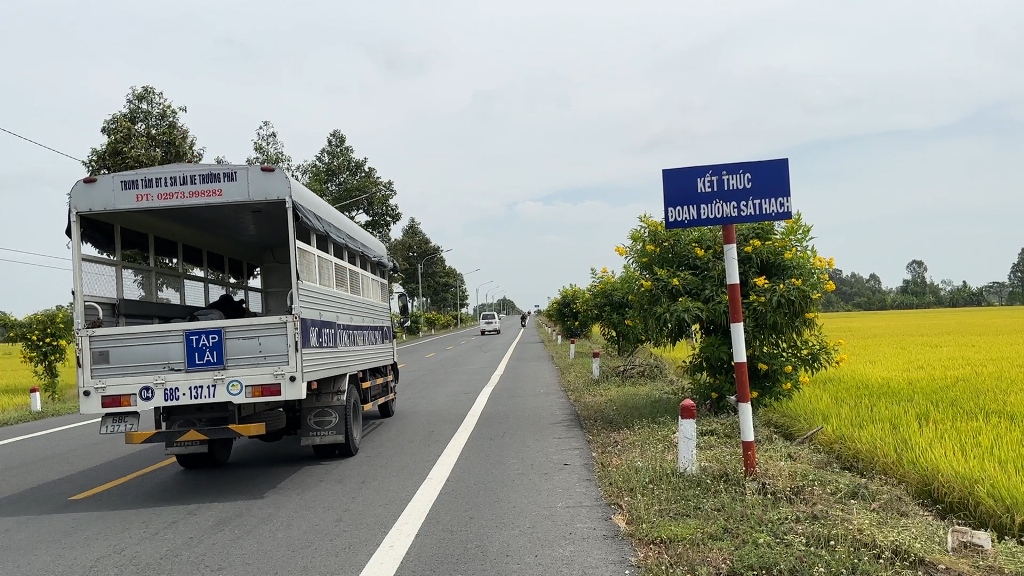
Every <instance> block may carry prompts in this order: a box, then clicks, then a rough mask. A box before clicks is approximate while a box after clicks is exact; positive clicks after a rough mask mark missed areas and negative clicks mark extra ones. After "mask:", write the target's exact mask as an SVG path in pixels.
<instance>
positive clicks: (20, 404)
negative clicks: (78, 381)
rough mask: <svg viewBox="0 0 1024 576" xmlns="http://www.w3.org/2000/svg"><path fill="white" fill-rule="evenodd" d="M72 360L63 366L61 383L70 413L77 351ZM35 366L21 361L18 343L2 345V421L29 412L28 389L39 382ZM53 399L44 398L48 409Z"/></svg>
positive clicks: (0, 418)
mask: <svg viewBox="0 0 1024 576" xmlns="http://www.w3.org/2000/svg"><path fill="white" fill-rule="evenodd" d="M68 356H69V361H68V363H67V364H65V365H64V366H62V367H61V371H60V376H61V378H60V385H61V392H62V394H63V399H64V402H62V403H61V404H62V405H63V406H62V408H63V411H64V412H67V411H68V410H67V408H66V406H67V403H68V402H69V401H72V400H74V399H75V398H76V397H77V396H76V394H75V364H74V358H75V355H74V351H73V350H72V351H71V352H70V353H69V355H68ZM36 384H37V383H36V380H35V378H34V377H33V376H32V369H31V368H30V367H29V366H28V365H27V364H24V363H23V362H22V361H21V349H20V347H18V346H17V345H10V344H0V423H4V422H8V421H18V420H21V419H22V418H19V416H21V415H22V413H24V414H28V408H29V405H28V391H29V388H31V387H32V386H34V385H36ZM50 404H51V403H50V401H49V400H47V399H46V398H45V397H44V398H43V407H44V409H47V408H50V407H51V406H50Z"/></svg>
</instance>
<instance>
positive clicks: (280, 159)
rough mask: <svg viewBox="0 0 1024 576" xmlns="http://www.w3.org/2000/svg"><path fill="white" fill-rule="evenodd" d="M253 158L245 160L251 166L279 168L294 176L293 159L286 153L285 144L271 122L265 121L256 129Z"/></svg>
mask: <svg viewBox="0 0 1024 576" xmlns="http://www.w3.org/2000/svg"><path fill="white" fill-rule="evenodd" d="M252 152H253V154H252V156H249V157H248V158H246V159H245V163H246V164H248V165H250V166H257V165H261V166H277V167H279V168H281V169H282V170H284V171H285V172H287V173H289V174H294V167H293V166H292V157H291V156H289V155H288V154H286V153H285V151H284V142H282V141H281V137H280V136H278V134H277V129H276V128H274V125H273V124H272V123H271V122H270V120H264V121H263V122H262V123H261V124H260V125H259V127H258V128H256V138H253V141H252Z"/></svg>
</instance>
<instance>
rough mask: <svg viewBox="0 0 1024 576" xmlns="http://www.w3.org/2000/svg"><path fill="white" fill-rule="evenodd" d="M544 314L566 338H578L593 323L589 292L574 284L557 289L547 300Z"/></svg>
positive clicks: (585, 332) (587, 331)
mask: <svg viewBox="0 0 1024 576" xmlns="http://www.w3.org/2000/svg"><path fill="white" fill-rule="evenodd" d="M544 315H545V316H547V317H548V318H550V319H551V321H552V322H554V323H555V324H556V325H558V329H559V330H560V331H561V333H562V335H563V336H565V337H566V338H580V337H582V336H584V335H586V334H587V333H589V332H590V328H591V327H592V326H593V325H594V316H593V311H592V310H591V307H590V294H589V293H588V292H587V291H586V290H585V289H583V288H581V287H579V286H577V285H575V284H570V285H569V286H566V287H564V288H561V289H559V290H558V296H556V297H555V298H552V299H551V301H550V302H548V307H547V308H545V309H544Z"/></svg>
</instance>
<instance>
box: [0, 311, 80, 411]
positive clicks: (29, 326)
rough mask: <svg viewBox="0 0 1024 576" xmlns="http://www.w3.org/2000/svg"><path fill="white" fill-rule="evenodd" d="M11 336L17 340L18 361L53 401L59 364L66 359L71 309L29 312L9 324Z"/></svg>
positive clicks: (71, 330)
mask: <svg viewBox="0 0 1024 576" xmlns="http://www.w3.org/2000/svg"><path fill="white" fill-rule="evenodd" d="M11 335H12V336H13V340H14V341H17V342H19V343H21V361H22V362H24V363H25V364H28V365H29V366H31V367H32V374H33V376H35V377H36V379H37V380H39V383H40V384H41V387H42V390H43V392H44V393H45V394H46V396H47V398H49V399H50V400H57V399H58V398H59V394H60V389H59V387H58V386H59V380H60V366H61V365H63V364H64V363H66V362H67V356H68V346H69V345H70V344H71V341H72V338H73V337H74V330H73V327H72V323H71V312H70V311H69V310H68V309H67V308H65V307H63V306H57V307H56V308H50V309H47V310H43V311H40V312H36V313H34V314H30V315H29V316H26V317H25V318H24V319H22V320H20V321H19V322H18V323H17V324H15V325H14V326H13V329H12V330H11Z"/></svg>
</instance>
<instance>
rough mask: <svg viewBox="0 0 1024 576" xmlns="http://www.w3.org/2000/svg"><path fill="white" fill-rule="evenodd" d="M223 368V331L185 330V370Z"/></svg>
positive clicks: (212, 329)
mask: <svg viewBox="0 0 1024 576" xmlns="http://www.w3.org/2000/svg"><path fill="white" fill-rule="evenodd" d="M221 368H224V330H222V329H220V328H210V329H207V330H185V370H188V371H191V370H218V369H221Z"/></svg>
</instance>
